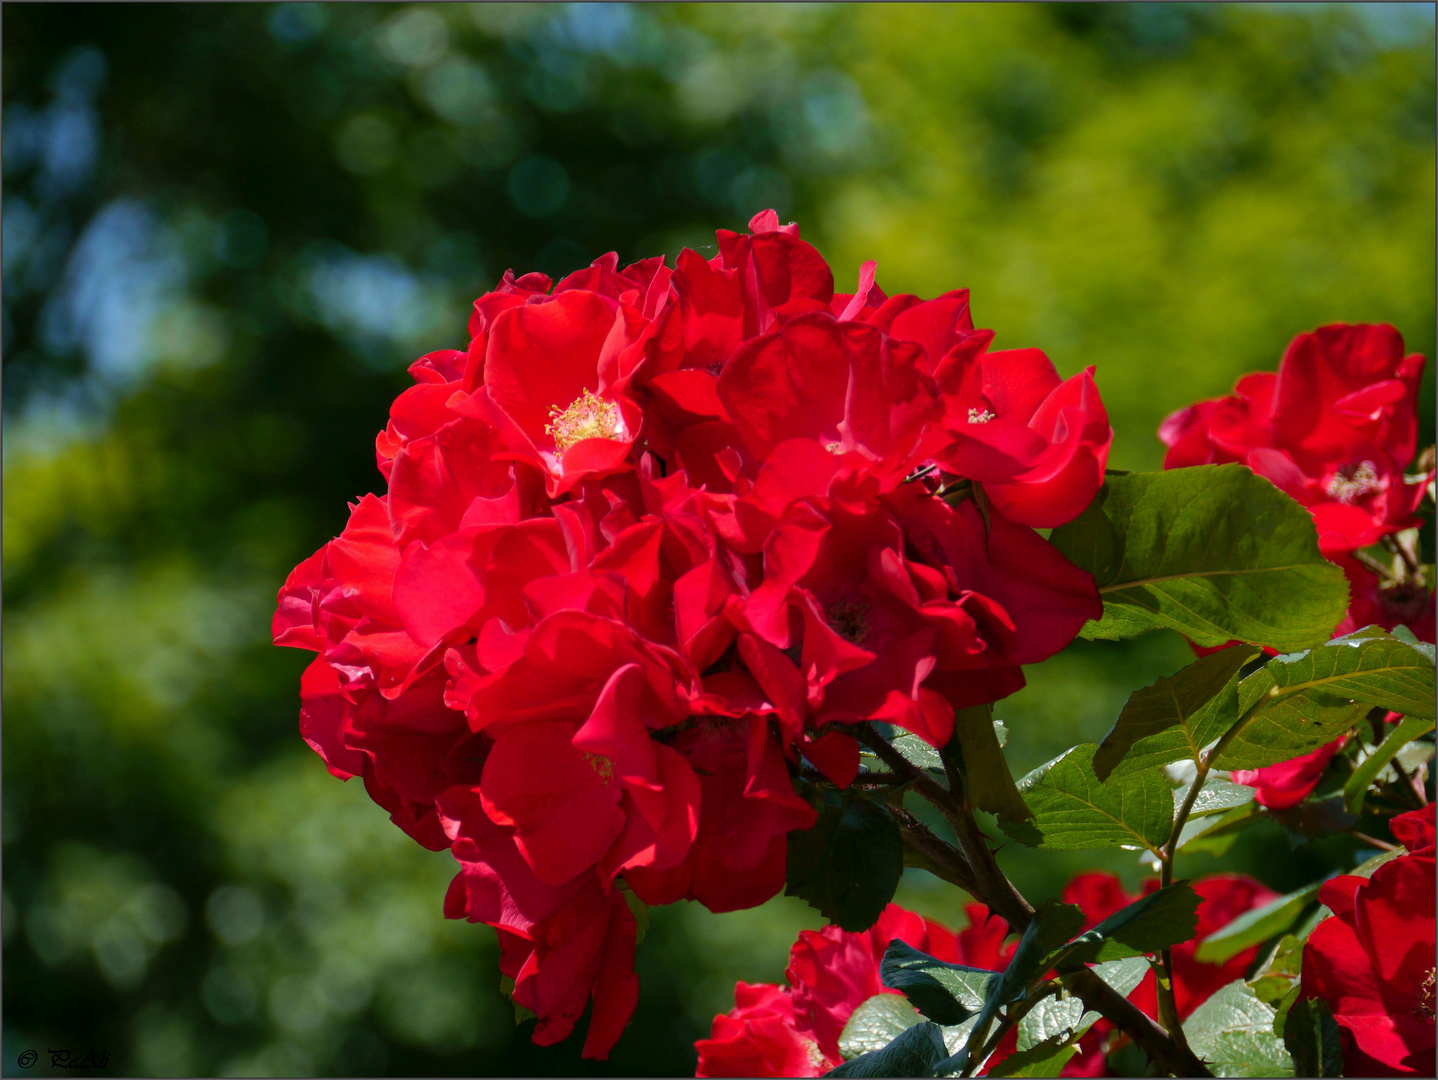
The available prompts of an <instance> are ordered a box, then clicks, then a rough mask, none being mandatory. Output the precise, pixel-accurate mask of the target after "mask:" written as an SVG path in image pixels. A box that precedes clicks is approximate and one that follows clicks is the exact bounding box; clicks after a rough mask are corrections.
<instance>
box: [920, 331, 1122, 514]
mask: <svg viewBox="0 0 1438 1080" xmlns="http://www.w3.org/2000/svg"><path fill="white" fill-rule="evenodd" d="M986 344H987V342H986V341H984V342H983V343H982V344H981V345H980V347H979V350H978V351H972V350H971V351H972V355H969V356H964V357H963V358H962V359H960V360H959V361H958V362H957V363H955V364H953V365H952V366H951V367H950V368H949V369H948V370H947V371H943V372H941V373H939V375H938V378H939V381H940V385H941V386H942V388H943V394H944V405H945V410H946V411H945V416H944V424H945V426H946V428H947V429H948V432H949V435H950V437H951V439H952V442H951V443H950V445H949V446H948V447H947V448H945V449H944V450H942V451H941V452H940V453H939V454H938V455H937V456H938V457H939V459H940V460H941V461H943V462H944V467H945V468H946V469H948V470H951V471H952V472H954V473H957V474H958V475H960V476H965V477H968V478H969V479H972V480H978V481H982V482H983V485H984V491H985V492H987V493H988V496H989V498H990V499H991V500H992V501H993V503H994V505H995V506H997V507H998V508H999V509H1000V510H1002V511H1003V512H1004V514H1005V515H1006V516H1007V517H1009V518H1010V519H1011V520H1013V521H1017V522H1020V523H1021V524H1024V525H1032V526H1034V527H1035V528H1048V527H1052V526H1057V525H1063V524H1065V523H1066V522H1069V521H1072V520H1073V519H1074V518H1076V517H1078V515H1079V514H1081V513H1082V512H1083V510H1084V508H1085V507H1087V506H1088V504H1089V503H1090V502H1092V501H1093V497H1094V495H1096V494H1097V493H1098V489H1099V487H1100V486H1101V485H1102V484H1103V475H1104V466H1105V465H1106V464H1107V463H1108V449H1109V445H1110V444H1111V443H1112V442H1113V429H1112V428H1111V427H1109V423H1108V413H1107V412H1106V411H1105V409H1104V407H1103V402H1102V401H1101V400H1100V399H1099V395H1098V388H1097V387H1096V386H1095V385H1094V381H1093V368H1088V369H1086V370H1084V371H1081V372H1079V373H1078V374H1077V375H1075V376H1073V377H1072V378H1070V379H1067V380H1062V381H1061V380H1060V379H1059V376H1058V372H1057V371H1055V370H1054V366H1053V364H1052V363H1051V362H1050V360H1049V358H1048V357H1047V356H1045V355H1044V354H1043V353H1042V352H1040V351H1039V350H1038V349H1016V350H1011V351H1008V352H993V353H991V352H985V351H982V348H983V346H984V345H986Z"/></svg>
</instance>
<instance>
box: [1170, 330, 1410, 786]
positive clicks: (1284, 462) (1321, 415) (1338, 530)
mask: <svg viewBox="0 0 1438 1080" xmlns="http://www.w3.org/2000/svg"><path fill="white" fill-rule="evenodd" d="M1422 375H1423V357H1422V356H1421V355H1419V354H1417V353H1413V354H1411V355H1404V352H1403V337H1402V335H1400V334H1399V333H1398V331H1397V330H1395V329H1394V328H1393V327H1392V326H1388V325H1386V324H1384V325H1378V326H1372V325H1357V326H1350V325H1344V324H1341V323H1340V324H1335V325H1332V326H1322V327H1319V328H1318V329H1317V330H1314V331H1312V332H1311V333H1307V334H1299V335H1298V336H1297V337H1296V338H1294V339H1293V341H1292V342H1291V343H1290V344H1289V346H1288V350H1287V351H1286V352H1285V353H1284V354H1283V360H1282V362H1281V363H1280V364H1279V366H1278V371H1277V372H1276V373H1275V372H1271V371H1261V372H1256V373H1255V374H1252V375H1245V376H1244V377H1243V378H1241V379H1239V380H1238V383H1237V384H1236V385H1235V386H1234V393H1233V394H1231V395H1229V396H1228V397H1223V398H1217V399H1215V400H1213V401H1201V402H1199V403H1198V404H1196V405H1190V406H1189V407H1188V408H1186V409H1180V410H1179V411H1178V412H1176V413H1174V414H1173V415H1171V416H1169V417H1168V419H1166V420H1165V421H1164V422H1163V425H1162V426H1161V427H1160V428H1159V432H1158V434H1159V438H1160V439H1162V440H1163V442H1164V443H1165V445H1167V446H1168V448H1169V450H1168V454H1167V455H1166V456H1165V457H1164V462H1163V465H1164V468H1166V469H1179V468H1183V467H1185V466H1188V465H1206V464H1210V463H1214V464H1222V463H1224V462H1231V461H1237V462H1241V463H1242V464H1245V465H1247V466H1248V467H1249V468H1250V469H1252V470H1253V471H1254V472H1256V473H1258V474H1259V475H1260V476H1264V477H1267V478H1268V479H1269V480H1271V481H1272V482H1273V483H1274V484H1275V485H1276V486H1277V487H1279V488H1280V489H1282V490H1283V491H1285V492H1287V493H1288V494H1289V495H1291V496H1292V497H1293V498H1294V499H1296V500H1297V501H1298V502H1300V503H1302V504H1303V505H1304V506H1306V507H1308V509H1309V511H1310V512H1311V513H1312V514H1313V520H1314V522H1315V524H1316V525H1317V526H1318V542H1319V546H1320V547H1321V549H1322V550H1323V553H1324V555H1325V556H1327V557H1328V559H1329V560H1330V561H1332V562H1334V563H1336V564H1337V565H1339V566H1341V567H1342V568H1343V572H1344V574H1345V575H1346V576H1347V577H1348V586H1349V592H1350V602H1349V607H1348V614H1347V615H1346V616H1345V618H1344V619H1343V621H1342V622H1341V623H1339V624H1338V627H1337V628H1336V629H1335V630H1334V631H1333V635H1334V637H1338V636H1340V635H1343V634H1348V633H1352V632H1353V631H1354V630H1357V629H1359V628H1360V627H1364V626H1371V625H1373V624H1377V625H1379V626H1382V627H1384V628H1385V629H1388V630H1392V629H1393V628H1394V627H1396V626H1398V625H1400V624H1402V625H1406V626H1407V627H1408V628H1409V629H1410V630H1412V631H1413V633H1414V634H1415V635H1417V637H1418V638H1420V639H1421V640H1423V641H1430V642H1431V641H1433V640H1434V607H1433V588H1432V585H1431V584H1427V583H1422V584H1420V583H1415V582H1385V581H1382V580H1381V579H1380V578H1379V577H1378V575H1377V574H1375V573H1374V572H1373V571H1372V570H1371V569H1369V568H1368V567H1367V566H1365V565H1364V564H1363V563H1362V562H1360V561H1359V560H1358V559H1357V558H1355V556H1354V552H1356V551H1358V550H1359V549H1361V548H1364V547H1367V546H1369V545H1371V544H1374V543H1376V542H1377V541H1379V540H1381V539H1382V538H1383V537H1385V536H1389V535H1391V534H1393V533H1396V532H1399V531H1401V530H1403V529H1408V528H1412V527H1413V526H1416V525H1418V524H1419V519H1418V518H1416V517H1415V513H1416V511H1417V509H1418V505H1419V503H1420V502H1422V499H1423V495H1424V492H1425V491H1427V490H1428V488H1429V485H1430V484H1432V482H1433V477H1434V473H1433V467H1432V463H1431V462H1430V463H1428V464H1427V467H1426V470H1425V469H1422V468H1420V471H1419V472H1418V473H1417V474H1412V475H1409V474H1405V472H1404V470H1405V468H1406V467H1408V466H1409V465H1410V464H1411V463H1412V462H1413V456H1414V453H1415V451H1416V450H1417V447H1418V384H1419V381H1420V380H1421V378H1422ZM1200 651H1207V650H1200ZM1269 652H1270V653H1272V652H1273V650H1269ZM1389 719H1390V720H1394V719H1397V714H1396V713H1390V714H1389ZM1342 746H1343V740H1342V739H1339V740H1337V741H1335V742H1332V743H1329V744H1328V745H1326V746H1321V747H1319V748H1318V749H1317V750H1314V751H1313V752H1312V753H1309V754H1304V755H1302V756H1300V757H1297V758H1294V759H1293V760H1291V761H1284V762H1280V763H1279V764H1277V765H1270V766H1268V767H1267V768H1263V769H1253V770H1240V771H1237V772H1235V773H1234V779H1235V780H1237V781H1238V782H1239V783H1243V784H1249V785H1251V786H1253V787H1255V788H1257V791H1258V794H1257V799H1258V801H1259V802H1260V803H1262V804H1263V805H1265V806H1268V807H1271V808H1273V809H1283V808H1285V807H1290V806H1295V805H1297V804H1298V803H1299V802H1302V801H1303V799H1304V798H1305V797H1306V796H1307V795H1308V793H1309V792H1310V791H1312V790H1313V788H1314V787H1315V786H1316V785H1317V784H1318V781H1319V780H1320V779H1321V777H1322V776H1323V772H1324V770H1325V769H1326V768H1327V767H1328V763H1329V761H1331V760H1332V758H1333V756H1334V755H1335V754H1336V753H1337V752H1338V750H1339V749H1341V748H1342Z"/></svg>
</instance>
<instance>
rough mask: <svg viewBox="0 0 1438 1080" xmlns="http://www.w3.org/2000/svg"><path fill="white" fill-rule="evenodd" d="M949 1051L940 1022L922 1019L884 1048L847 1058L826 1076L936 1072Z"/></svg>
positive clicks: (907, 1074)
mask: <svg viewBox="0 0 1438 1080" xmlns="http://www.w3.org/2000/svg"><path fill="white" fill-rule="evenodd" d="M947 1052H948V1051H947V1050H946V1049H945V1047H944V1033H943V1031H942V1029H941V1028H940V1027H939V1025H938V1024H930V1023H927V1022H926V1023H922V1024H915V1025H914V1026H913V1027H911V1028H908V1029H906V1030H904V1031H901V1032H900V1033H899V1034H898V1036H896V1037H895V1039H894V1040H893V1042H891V1043H889V1044H888V1045H887V1046H885V1047H884V1048H883V1049H881V1050H870V1051H869V1052H868V1053H867V1054H860V1055H859V1056H858V1057H856V1058H854V1060H853V1061H846V1062H844V1064H842V1065H840V1066H839V1067H838V1068H837V1069H832V1070H830V1071H829V1072H827V1073H825V1074H824V1075H825V1076H933V1075H934V1066H935V1065H937V1064H938V1063H939V1061H940V1060H942V1059H943V1057H944V1055H945V1054H946V1053H947Z"/></svg>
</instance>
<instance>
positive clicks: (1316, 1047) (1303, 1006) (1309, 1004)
mask: <svg viewBox="0 0 1438 1080" xmlns="http://www.w3.org/2000/svg"><path fill="white" fill-rule="evenodd" d="M1283 1045H1284V1046H1286V1047H1287V1048H1288V1052H1289V1053H1290V1054H1291V1055H1292V1056H1293V1068H1294V1071H1295V1073H1296V1074H1297V1075H1298V1076H1342V1075H1343V1047H1342V1045H1341V1044H1340V1043H1339V1036H1338V1022H1337V1021H1336V1020H1334V1019H1333V1012H1332V1010H1330V1009H1329V1008H1328V1002H1326V1001H1323V1000H1321V999H1319V998H1300V999H1299V1000H1298V1001H1295V1002H1294V1003H1293V1005H1292V1006H1291V1007H1290V1008H1289V1010H1288V1017H1287V1018H1286V1019H1285V1020H1284V1022H1283Z"/></svg>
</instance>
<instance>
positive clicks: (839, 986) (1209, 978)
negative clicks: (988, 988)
mask: <svg viewBox="0 0 1438 1080" xmlns="http://www.w3.org/2000/svg"><path fill="white" fill-rule="evenodd" d="M1147 884H1148V885H1150V886H1151V887H1152V888H1150V889H1149V890H1148V891H1152V889H1154V888H1157V886H1158V881H1157V879H1151V880H1150V881H1149V882H1148V883H1147ZM1194 889H1195V890H1196V891H1197V893H1198V894H1199V896H1200V897H1202V903H1200V904H1199V907H1198V931H1197V935H1196V936H1197V937H1200V938H1201V937H1205V936H1207V935H1208V934H1211V933H1213V932H1214V931H1216V930H1219V929H1221V928H1222V927H1224V926H1226V925H1228V924H1229V923H1230V922H1232V921H1233V920H1234V919H1236V918H1238V916H1240V915H1242V914H1243V913H1244V912H1246V911H1250V910H1252V909H1254V908H1257V907H1261V906H1262V905H1264V904H1266V903H1268V902H1269V901H1270V900H1273V899H1275V898H1276V896H1277V894H1276V893H1274V892H1273V890H1271V889H1268V888H1265V887H1264V886H1263V885H1261V884H1260V883H1258V882H1257V881H1254V880H1253V879H1252V878H1248V877H1244V876H1243V875H1241V874H1215V875H1213V876H1211V877H1207V878H1200V879H1199V880H1198V881H1196V882H1194ZM1137 899H1139V897H1137V896H1132V895H1129V893H1128V892H1126V891H1125V889H1124V887H1123V884H1122V883H1121V882H1120V881H1119V879H1118V877H1117V876H1115V875H1114V874H1109V873H1098V872H1089V873H1082V874H1078V875H1077V876H1075V877H1074V879H1073V880H1072V881H1070V882H1069V884H1068V885H1067V886H1065V887H1064V890H1063V901H1064V903H1067V904H1074V905H1076V906H1077V907H1078V908H1080V909H1081V910H1082V911H1083V914H1084V917H1085V919H1086V923H1085V926H1084V929H1086V930H1087V929H1091V928H1092V927H1093V926H1095V925H1096V924H1098V923H1099V922H1100V921H1102V920H1103V919H1106V918H1108V917H1109V916H1110V915H1113V914H1114V913H1115V912H1117V911H1118V910H1120V909H1121V908H1123V907H1125V906H1126V905H1128V904H1130V903H1132V902H1133V901H1135V900H1137ZM964 914H965V916H966V917H967V919H968V923H969V925H968V926H967V927H966V928H965V929H963V930H960V931H959V932H958V933H957V934H956V933H954V932H953V931H951V930H949V929H947V928H945V927H944V926H941V925H940V924H938V923H936V922H934V921H932V920H930V919H925V918H923V917H922V916H919V915H916V914H914V913H913V912H910V911H905V910H904V909H903V908H901V907H899V906H897V905H895V904H890V905H889V907H888V908H886V909H885V911H884V914H883V915H882V916H881V917H880V918H879V921H878V922H877V923H875V924H874V926H873V927H872V928H871V929H869V930H866V931H864V932H863V933H858V934H850V933H846V932H845V931H844V930H842V929H840V928H839V927H837V926H827V927H825V928H824V929H823V930H818V931H813V930H805V931H803V932H801V933H800V935H799V940H798V941H796V942H795V943H794V948H793V950H792V951H791V952H790V954H789V968H788V970H787V971H786V972H785V975H786V977H787V979H788V985H787V986H782V987H781V986H767V985H757V986H756V985H750V984H748V983H740V984H739V985H738V986H736V987H735V988H734V999H735V1002H734V1003H735V1008H734V1009H733V1010H731V1011H730V1012H729V1013H727V1014H725V1015H723V1016H716V1017H715V1018H714V1029H713V1033H712V1035H711V1037H710V1038H708V1039H705V1040H702V1041H700V1042H699V1043H698V1044H697V1045H698V1050H699V1069H698V1072H697V1074H696V1075H698V1076H716V1077H717V1076H822V1075H823V1074H824V1073H825V1072H827V1071H828V1070H830V1069H832V1068H834V1067H835V1066H837V1065H838V1064H840V1062H842V1061H843V1058H842V1057H841V1055H840V1052H839V1037H840V1034H841V1033H842V1031H843V1030H844V1025H845V1024H847V1023H848V1021H849V1018H850V1017H851V1016H852V1015H853V1014H854V1010H855V1009H857V1008H858V1007H859V1006H860V1005H863V1004H864V1002H866V1001H869V1000H870V999H871V998H873V997H874V996H875V995H877V994H897V991H895V990H891V989H889V988H888V987H886V986H884V985H883V983H882V982H881V981H880V977H879V963H880V961H881V960H882V959H883V956H884V951H885V950H886V949H887V948H888V946H889V943H890V942H891V941H895V940H897V941H902V942H904V943H905V944H907V945H911V946H913V947H914V948H915V949H918V950H920V951H922V952H925V953H928V954H929V955H930V956H933V957H935V958H937V959H939V960H943V961H946V962H948V963H952V964H964V965H966V966H968V967H973V968H986V969H988V970H990V971H1002V970H1003V969H1004V967H1005V965H1006V964H1007V963H1008V961H1009V959H1010V958H1011V957H1012V955H1013V952H1014V948H1015V943H1014V941H1013V940H1012V939H1009V940H1008V942H1007V944H1006V943H1005V939H1006V938H1009V925H1008V923H1006V922H1005V921H1004V920H1003V919H1001V918H999V917H998V916H997V915H992V914H991V913H990V912H989V910H988V908H986V907H984V906H983V905H982V904H970V905H968V906H966V907H965V909H964ZM1195 950H1196V943H1195V942H1188V943H1186V944H1184V945H1180V946H1178V947H1176V948H1175V949H1174V993H1175V996H1176V999H1177V1004H1178V1010H1179V1014H1180V1016H1183V1017H1187V1016H1188V1015H1189V1014H1190V1013H1192V1012H1193V1010H1194V1009H1196V1008H1198V1007H1199V1006H1200V1005H1202V1004H1203V1003H1204V1002H1205V1001H1206V1000H1208V998H1209V997H1211V996H1212V995H1213V993H1214V992H1215V991H1216V990H1218V989H1219V987H1221V986H1223V985H1225V984H1226V983H1229V982H1232V981H1233V980H1234V979H1239V978H1242V977H1243V975H1244V972H1245V971H1246V969H1247V968H1248V966H1249V965H1250V964H1251V963H1252V962H1253V961H1254V959H1255V958H1256V957H1257V954H1258V949H1257V948H1256V947H1252V948H1248V949H1245V950H1243V951H1242V952H1241V953H1239V954H1238V955H1236V956H1234V957H1232V958H1230V959H1229V960H1227V961H1225V962H1224V963H1221V964H1217V963H1203V962H1200V961H1198V960H1196V959H1195V958H1194V952H1195ZM1132 998H1133V1001H1134V1003H1135V1004H1137V1005H1138V1006H1139V1007H1140V1008H1141V1009H1143V1011H1144V1012H1146V1013H1147V1014H1148V1015H1149V1016H1151V1017H1153V1018H1154V1019H1158V999H1157V995H1156V992H1155V983H1154V975H1153V973H1152V972H1149V973H1148V974H1147V975H1145V976H1144V978H1143V981H1142V982H1140V983H1139V985H1138V987H1137V988H1136V989H1135V990H1134V991H1133V992H1132ZM895 1000H896V1001H902V1000H903V998H902V997H896V998H895ZM1114 1034H1115V1032H1114V1027H1113V1025H1112V1024H1110V1023H1109V1022H1108V1021H1106V1020H1099V1021H1097V1022H1096V1023H1095V1024H1094V1026H1093V1027H1092V1028H1091V1029H1090V1030H1089V1031H1088V1032H1087V1033H1086V1034H1084V1036H1083V1037H1082V1038H1081V1039H1080V1040H1079V1042H1078V1050H1077V1052H1076V1053H1075V1055H1074V1056H1073V1057H1072V1058H1071V1059H1070V1060H1069V1061H1068V1062H1067V1063H1066V1064H1065V1065H1064V1067H1063V1072H1062V1075H1063V1076H1107V1075H1108V1067H1107V1063H1106V1055H1107V1053H1108V1050H1109V1049H1110V1048H1111V1047H1110V1045H1109V1044H1110V1042H1111V1041H1112V1038H1111V1037H1112V1036H1113V1035H1114ZM1017 1039H1018V1029H1017V1028H1011V1029H1010V1030H1009V1033H1008V1034H1007V1035H1006V1036H1005V1037H1004V1039H1003V1040H1002V1041H1000V1042H999V1044H998V1047H997V1049H996V1050H995V1051H994V1053H993V1055H992V1056H991V1057H990V1058H989V1060H988V1062H987V1063H986V1066H985V1070H984V1071H983V1072H981V1073H980V1074H979V1075H985V1073H986V1072H988V1071H992V1070H994V1069H996V1068H997V1067H998V1066H999V1065H1001V1064H1002V1063H1003V1061H1004V1060H1005V1059H1006V1058H1008V1057H1009V1056H1010V1055H1011V1054H1012V1053H1013V1052H1014V1049H1015V1046H1016V1043H1017Z"/></svg>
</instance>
